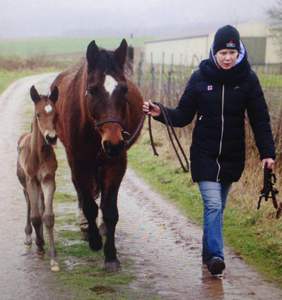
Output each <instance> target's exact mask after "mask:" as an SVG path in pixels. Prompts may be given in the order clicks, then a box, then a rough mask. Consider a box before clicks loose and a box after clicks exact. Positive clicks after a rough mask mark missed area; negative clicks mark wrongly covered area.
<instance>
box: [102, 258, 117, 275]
mask: <svg viewBox="0 0 282 300" xmlns="http://www.w3.org/2000/svg"><path fill="white" fill-rule="evenodd" d="M105 269H106V272H109V273H113V272H117V271H119V269H120V262H119V260H118V259H116V260H112V261H105Z"/></svg>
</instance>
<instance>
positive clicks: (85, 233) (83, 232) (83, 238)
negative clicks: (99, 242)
mask: <svg viewBox="0 0 282 300" xmlns="http://www.w3.org/2000/svg"><path fill="white" fill-rule="evenodd" d="M81 239H82V240H83V241H86V242H89V234H88V232H86V231H82V237H81Z"/></svg>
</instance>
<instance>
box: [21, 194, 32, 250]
mask: <svg viewBox="0 0 282 300" xmlns="http://www.w3.org/2000/svg"><path fill="white" fill-rule="evenodd" d="M23 193H24V197H25V201H26V205H27V215H26V225H25V241H24V244H25V246H26V247H27V248H30V247H31V245H32V238H31V234H32V226H31V222H30V212H31V206H30V199H29V197H28V193H27V191H26V189H25V188H24V189H23Z"/></svg>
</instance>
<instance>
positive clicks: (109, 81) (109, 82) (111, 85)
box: [104, 75, 118, 96]
mask: <svg viewBox="0 0 282 300" xmlns="http://www.w3.org/2000/svg"><path fill="white" fill-rule="evenodd" d="M117 84H118V83H117V81H116V80H115V79H114V78H113V77H112V76H110V75H106V79H105V83H104V86H105V89H106V91H107V92H108V93H109V94H110V96H111V95H112V93H113V91H114V89H115V88H116V86H117Z"/></svg>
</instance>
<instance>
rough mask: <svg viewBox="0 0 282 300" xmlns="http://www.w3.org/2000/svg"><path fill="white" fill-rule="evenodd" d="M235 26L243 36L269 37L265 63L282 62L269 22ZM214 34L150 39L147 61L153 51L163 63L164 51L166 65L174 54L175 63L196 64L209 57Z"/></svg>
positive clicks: (146, 49) (148, 61)
mask: <svg viewBox="0 0 282 300" xmlns="http://www.w3.org/2000/svg"><path fill="white" fill-rule="evenodd" d="M223 25H224V24H223ZM233 26H234V25H233ZM235 27H236V28H237V29H238V31H239V32H240V35H241V37H248V38H250V37H267V40H266V54H265V63H267V64H276V63H281V62H282V57H280V55H279V53H278V50H279V48H278V46H277V45H276V44H275V40H274V38H272V37H271V34H270V31H269V28H268V25H267V24H264V23H262V22H257V21H250V22H247V23H242V24H238V25H237V26H235ZM214 35H215V31H214V32H211V33H209V34H207V35H205V36H198V37H187V38H181V39H170V40H163V41H161V40H160V41H151V42H150V41H149V42H147V43H145V46H144V59H145V62H146V63H151V53H152V57H153V63H154V64H162V61H163V53H164V63H165V64H166V65H169V64H171V63H172V54H173V64H174V65H178V64H185V65H187V66H191V65H192V64H193V66H196V65H198V61H201V60H202V59H206V58H208V56H209V49H210V46H211V44H212V41H213V38H214Z"/></svg>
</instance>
